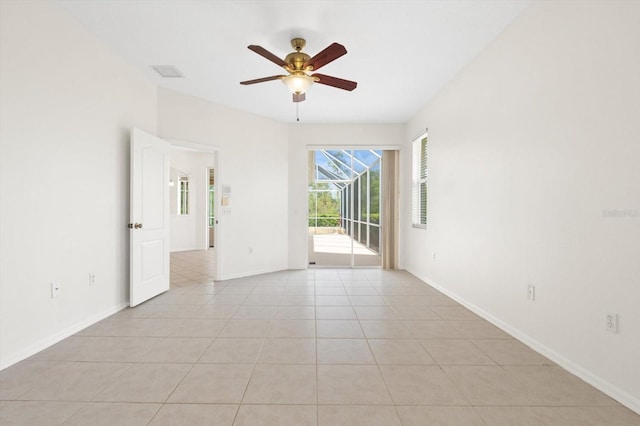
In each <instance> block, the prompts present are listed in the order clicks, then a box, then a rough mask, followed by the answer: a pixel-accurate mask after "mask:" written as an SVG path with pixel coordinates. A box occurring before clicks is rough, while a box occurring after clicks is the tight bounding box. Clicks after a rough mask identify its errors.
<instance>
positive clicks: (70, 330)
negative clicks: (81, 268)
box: [0, 302, 129, 370]
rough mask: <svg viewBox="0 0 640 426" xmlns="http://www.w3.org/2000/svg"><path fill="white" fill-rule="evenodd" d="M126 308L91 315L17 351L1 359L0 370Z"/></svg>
mask: <svg viewBox="0 0 640 426" xmlns="http://www.w3.org/2000/svg"><path fill="white" fill-rule="evenodd" d="M127 306H129V303H128V302H126V303H121V304H118V305H115V306H112V307H110V308H108V309H105V310H104V311H102V312H100V313H99V314H96V315H92V316H91V317H89V318H87V319H85V320H83V321H80V322H79V323H76V324H74V325H72V326H71V327H67V328H66V329H64V330H62V331H60V332H59V333H56V334H54V335H52V336H49V337H46V338H44V339H42V340H40V341H38V342H36V343H34V344H32V345H30V346H28V347H27V348H25V349H23V350H21V351H18V352H16V353H14V354H12V355H9V356H8V357H6V358H3V359H2V360H1V361H0V370H4V369H5V368H7V367H10V366H12V365H13V364H16V363H18V362H20V361H22V360H24V359H27V358H29V357H30V356H32V355H35V354H37V353H38V352H40V351H42V350H44V349H47V348H48V347H50V346H53V345H55V344H56V343H58V342H59V341H61V340H64V339H66V338H67V337H69V336H71V335H73V334H75V333H77V332H78V331H80V330H83V329H85V328H87V327H89V326H90V325H93V324H95V323H97V322H98V321H102V320H103V319H105V318H107V317H109V316H111V315H113V314H115V313H116V312H119V311H121V310H123V309H124V308H126V307H127Z"/></svg>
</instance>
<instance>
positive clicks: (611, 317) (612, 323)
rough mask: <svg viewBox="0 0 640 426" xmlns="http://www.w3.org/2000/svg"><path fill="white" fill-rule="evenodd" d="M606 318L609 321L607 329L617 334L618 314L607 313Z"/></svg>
mask: <svg viewBox="0 0 640 426" xmlns="http://www.w3.org/2000/svg"><path fill="white" fill-rule="evenodd" d="M606 320H607V323H606V327H607V331H610V332H612V333H616V334H617V333H618V314H613V313H607V316H606Z"/></svg>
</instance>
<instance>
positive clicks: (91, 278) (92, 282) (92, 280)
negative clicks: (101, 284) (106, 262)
mask: <svg viewBox="0 0 640 426" xmlns="http://www.w3.org/2000/svg"><path fill="white" fill-rule="evenodd" d="M95 284H96V274H89V285H90V286H93V285H95Z"/></svg>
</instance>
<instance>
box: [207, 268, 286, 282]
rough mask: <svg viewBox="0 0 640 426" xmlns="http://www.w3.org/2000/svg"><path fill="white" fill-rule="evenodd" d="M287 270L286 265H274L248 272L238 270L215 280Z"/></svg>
mask: <svg viewBox="0 0 640 426" xmlns="http://www.w3.org/2000/svg"><path fill="white" fill-rule="evenodd" d="M288 270H289V268H287V267H286V266H282V267H276V268H266V269H258V270H256V271H248V272H240V273H238V274H229V275H224V276H222V277H221V278H220V279H219V280H217V281H226V280H234V279H236V278H245V277H253V276H255V275H261V274H271V273H273V272H282V271H288Z"/></svg>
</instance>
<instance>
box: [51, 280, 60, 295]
mask: <svg viewBox="0 0 640 426" xmlns="http://www.w3.org/2000/svg"><path fill="white" fill-rule="evenodd" d="M61 294H62V287H60V284H59V283H51V298H52V299H55V298H56V297H60V295H61Z"/></svg>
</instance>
